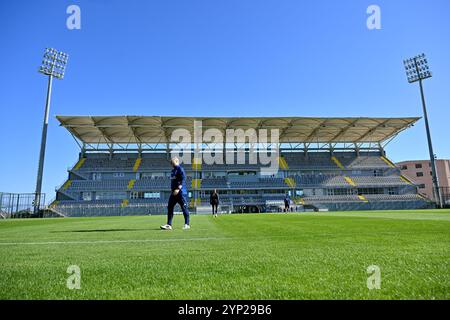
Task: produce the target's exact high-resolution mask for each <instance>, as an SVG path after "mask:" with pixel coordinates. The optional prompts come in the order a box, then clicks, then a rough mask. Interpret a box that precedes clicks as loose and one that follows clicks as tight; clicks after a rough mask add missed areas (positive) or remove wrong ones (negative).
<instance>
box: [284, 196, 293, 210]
mask: <svg viewBox="0 0 450 320" xmlns="http://www.w3.org/2000/svg"><path fill="white" fill-rule="evenodd" d="M290 206H291V198H289V195H286V196H285V197H284V212H289V208H290Z"/></svg>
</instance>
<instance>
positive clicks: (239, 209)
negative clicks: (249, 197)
mask: <svg viewBox="0 0 450 320" xmlns="http://www.w3.org/2000/svg"><path fill="white" fill-rule="evenodd" d="M232 213H261V208H260V207H259V206H245V205H242V206H234V210H233V212H232Z"/></svg>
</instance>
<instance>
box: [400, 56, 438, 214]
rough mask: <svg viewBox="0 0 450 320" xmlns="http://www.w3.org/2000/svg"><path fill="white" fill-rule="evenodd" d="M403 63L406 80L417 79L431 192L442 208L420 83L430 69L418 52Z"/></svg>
mask: <svg viewBox="0 0 450 320" xmlns="http://www.w3.org/2000/svg"><path fill="white" fill-rule="evenodd" d="M403 63H404V65H405V70H406V76H407V78H408V82H409V83H413V82H417V81H419V87H420V95H421V98H422V108H423V117H424V120H425V128H426V131H427V140H428V151H429V153H430V163H431V175H432V178H433V187H434V188H433V189H434V192H433V193H434V197H435V200H436V202H437V205H438V206H439V207H440V208H442V201H441V192H440V190H439V180H438V176H437V171H436V161H435V156H434V152H433V144H432V143H431V132H430V126H429V123H428V115H427V106H426V104H425V95H424V93H423V85H422V80H425V79H427V78H431V71H430V68H429V66H428V60H427V58H426V57H425V54H424V53H422V54H419V55H418V56H415V57H413V58H410V59H406V60H403Z"/></svg>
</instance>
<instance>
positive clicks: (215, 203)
mask: <svg viewBox="0 0 450 320" xmlns="http://www.w3.org/2000/svg"><path fill="white" fill-rule="evenodd" d="M209 203H210V204H211V206H212V214H213V216H214V217H217V208H218V207H219V194H218V193H217V190H216V189H214V191H213V192H212V193H211V195H210V196H209Z"/></svg>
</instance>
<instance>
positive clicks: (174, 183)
mask: <svg viewBox="0 0 450 320" xmlns="http://www.w3.org/2000/svg"><path fill="white" fill-rule="evenodd" d="M171 163H172V167H173V169H172V172H171V174H170V189H171V192H172V193H171V194H170V197H169V203H168V204H167V224H165V225H162V226H161V229H163V230H172V219H173V208H174V207H175V205H176V204H177V203H178V204H179V205H180V207H181V211H183V216H184V227H183V229H184V230H186V229H190V228H191V227H190V225H189V209H188V200H187V198H188V191H187V187H186V173H185V172H184V169H183V167H182V166H180V160H179V159H178V158H177V157H174V158H172V160H171Z"/></svg>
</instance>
